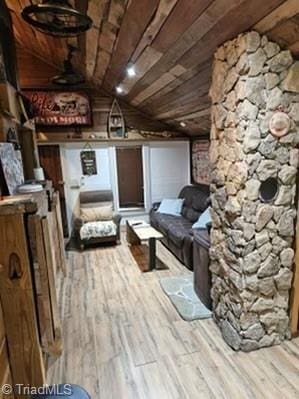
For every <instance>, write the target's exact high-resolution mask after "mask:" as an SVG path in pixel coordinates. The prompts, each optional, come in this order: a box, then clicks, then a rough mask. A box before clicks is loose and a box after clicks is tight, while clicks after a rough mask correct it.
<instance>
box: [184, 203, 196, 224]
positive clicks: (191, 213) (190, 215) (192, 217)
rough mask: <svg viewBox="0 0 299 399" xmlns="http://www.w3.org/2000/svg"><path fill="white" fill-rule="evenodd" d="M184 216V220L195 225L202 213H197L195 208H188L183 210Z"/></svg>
mask: <svg viewBox="0 0 299 399" xmlns="http://www.w3.org/2000/svg"><path fill="white" fill-rule="evenodd" d="M182 215H183V216H184V218H186V219H188V220H189V222H191V223H195V222H196V221H197V220H198V218H199V216H200V212H197V211H195V210H194V209H193V208H187V207H186V208H184V209H183V211H182Z"/></svg>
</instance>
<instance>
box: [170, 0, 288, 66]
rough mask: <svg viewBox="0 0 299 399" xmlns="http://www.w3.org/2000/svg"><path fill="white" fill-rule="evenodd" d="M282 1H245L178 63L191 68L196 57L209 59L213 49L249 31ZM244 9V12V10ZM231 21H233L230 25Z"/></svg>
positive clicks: (219, 22)
mask: <svg viewBox="0 0 299 399" xmlns="http://www.w3.org/2000/svg"><path fill="white" fill-rule="evenodd" d="M283 1H284V0H267V1H264V2H261V1H260V0H250V1H248V0H245V1H242V3H241V4H239V5H238V6H237V7H235V8H234V9H232V10H230V11H229V12H228V13H226V14H225V15H224V16H223V17H222V18H221V19H220V20H219V21H218V23H217V25H215V26H214V27H213V29H211V30H210V31H209V32H208V33H207V34H206V35H205V37H203V38H202V40H201V41H200V42H198V43H197V44H196V45H195V46H194V47H193V48H191V49H190V50H189V51H188V52H186V53H185V54H184V56H183V57H182V58H181V59H180V60H179V61H178V62H179V63H180V64H181V65H183V66H184V67H185V68H193V67H194V66H195V65H196V64H197V63H198V57H200V59H201V60H202V61H205V60H207V59H209V58H210V57H211V56H212V54H213V53H214V51H215V49H216V48H217V47H218V46H219V45H221V44H223V43H224V42H226V41H227V40H230V39H233V38H234V37H236V36H237V35H238V34H239V33H241V32H244V31H246V30H248V29H250V28H251V27H252V26H253V25H254V24H255V23H256V21H257V20H259V19H260V18H261V17H262V16H265V15H267V14H269V13H270V12H271V11H272V10H273V9H275V8H277V7H278V6H279V5H280V4H281V3H283ZM245 7H246V12H244V8H245ZM231 21H234V23H233V24H232V23H231Z"/></svg>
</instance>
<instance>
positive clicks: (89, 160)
mask: <svg viewBox="0 0 299 399" xmlns="http://www.w3.org/2000/svg"><path fill="white" fill-rule="evenodd" d="M80 156H81V166H82V174H83V175H84V176H92V175H96V174H97V160H96V152H95V151H93V150H87V151H81V154H80Z"/></svg>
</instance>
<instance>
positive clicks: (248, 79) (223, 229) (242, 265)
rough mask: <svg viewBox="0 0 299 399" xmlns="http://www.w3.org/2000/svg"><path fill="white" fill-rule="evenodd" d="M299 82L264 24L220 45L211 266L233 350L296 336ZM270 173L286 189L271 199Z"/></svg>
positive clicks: (218, 310)
mask: <svg viewBox="0 0 299 399" xmlns="http://www.w3.org/2000/svg"><path fill="white" fill-rule="evenodd" d="M298 81H299V63H298V62H295V61H294V60H293V58H292V55H291V53H290V52H289V51H284V50H281V48H280V47H279V46H278V45H277V44H276V43H273V42H271V41H269V40H268V39H267V38H266V37H265V36H260V35H259V34H258V33H257V32H249V33H246V34H243V35H240V36H239V37H238V38H236V39H235V40H232V41H230V42H227V43H226V44H224V45H223V46H222V47H220V48H219V49H218V50H217V52H216V53H215V60H214V67H213V80H212V86H211V89H210V96H211V99H212V104H213V105H212V130H211V146H210V161H211V168H212V172H211V192H212V195H211V198H212V210H211V213H212V221H213V222H212V230H211V249H210V258H211V263H210V269H211V272H212V298H213V311H214V318H215V320H216V322H217V323H218V325H219V327H220V329H221V331H222V334H223V337H224V339H225V340H226V341H227V343H228V344H229V345H230V346H232V347H233V348H234V349H235V350H239V349H241V350H244V351H250V350H254V349H257V348H260V347H264V346H269V345H273V344H277V343H280V342H281V341H282V340H284V339H285V338H288V337H289V334H290V332H289V292H290V287H291V282H292V276H293V273H292V268H293V259H294V251H293V241H294V221H295V217H296V209H295V194H296V176H297V168H298V150H297V149H296V146H297V143H298V141H299V140H298V138H299V94H298V85H299V84H298ZM277 112H283V113H284V115H285V116H286V117H289V120H290V127H289V129H288V132H287V134H286V135H284V136H283V137H280V138H279V137H276V136H275V135H273V134H272V133H271V132H270V129H269V126H270V121H271V120H273V115H274V114H276V113H277ZM278 125H279V124H278ZM278 127H280V126H278ZM268 178H275V179H277V181H278V193H277V196H275V198H274V199H273V200H272V201H270V202H268V203H266V202H264V201H263V200H262V199H261V197H260V188H261V184H262V183H263V182H264V181H266V180H267V179H268Z"/></svg>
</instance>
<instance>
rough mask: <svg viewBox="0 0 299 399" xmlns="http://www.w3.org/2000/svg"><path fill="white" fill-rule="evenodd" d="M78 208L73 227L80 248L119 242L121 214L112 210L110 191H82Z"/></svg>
mask: <svg viewBox="0 0 299 399" xmlns="http://www.w3.org/2000/svg"><path fill="white" fill-rule="evenodd" d="M79 208H80V209H79V212H80V213H79V215H78V217H77V218H76V219H75V223H74V228H75V235H76V237H77V239H78V241H79V244H80V248H81V250H83V249H84V248H85V245H88V244H99V243H108V242H115V243H119V242H120V221H121V215H119V214H117V213H115V212H114V211H113V194H112V191H110V190H105V191H101V190H97V191H82V192H81V193H80V196H79Z"/></svg>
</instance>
